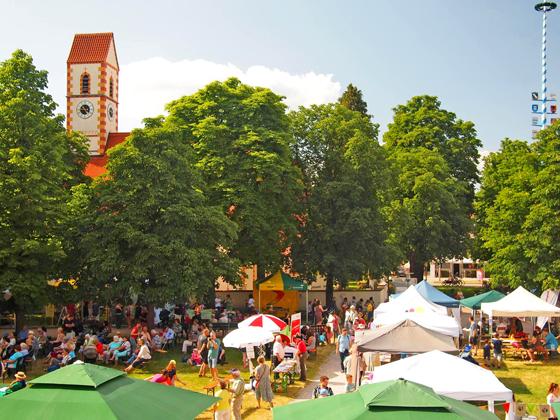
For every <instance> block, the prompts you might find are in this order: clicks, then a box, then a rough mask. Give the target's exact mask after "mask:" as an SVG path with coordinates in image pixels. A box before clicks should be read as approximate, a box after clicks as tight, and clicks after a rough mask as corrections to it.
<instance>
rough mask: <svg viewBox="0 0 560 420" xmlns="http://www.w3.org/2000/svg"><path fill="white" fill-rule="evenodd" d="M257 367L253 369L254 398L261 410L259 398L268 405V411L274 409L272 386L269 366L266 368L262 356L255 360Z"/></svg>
mask: <svg viewBox="0 0 560 420" xmlns="http://www.w3.org/2000/svg"><path fill="white" fill-rule="evenodd" d="M257 362H258V363H259V365H258V366H257V368H256V369H255V377H256V383H255V396H256V397H257V405H258V406H259V408H261V398H262V400H263V401H266V402H268V403H270V409H271V410H272V408H273V407H274V404H273V403H272V398H273V394H272V385H271V384H270V366H268V365H267V364H266V363H265V361H264V357H263V356H259V358H258V359H257Z"/></svg>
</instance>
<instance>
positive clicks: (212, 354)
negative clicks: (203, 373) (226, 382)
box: [207, 331, 221, 381]
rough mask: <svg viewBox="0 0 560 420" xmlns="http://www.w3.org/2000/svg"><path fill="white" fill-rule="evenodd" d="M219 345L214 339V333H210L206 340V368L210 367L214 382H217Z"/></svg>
mask: <svg viewBox="0 0 560 420" xmlns="http://www.w3.org/2000/svg"><path fill="white" fill-rule="evenodd" d="M220 344H221V341H220V339H219V338H216V332H215V331H212V332H211V333H210V338H209V339H208V344H207V346H208V366H209V367H210V374H211V375H212V378H214V380H216V381H217V380H218V356H219V355H220Z"/></svg>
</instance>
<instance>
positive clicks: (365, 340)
mask: <svg viewBox="0 0 560 420" xmlns="http://www.w3.org/2000/svg"><path fill="white" fill-rule="evenodd" d="M356 344H357V346H358V350H359V351H361V352H375V351H377V352H384V353H424V352H427V351H431V350H436V349H437V350H440V351H444V352H454V353H457V352H458V350H457V346H456V345H455V343H454V341H453V337H452V336H449V335H445V334H442V333H439V332H436V331H433V330H431V329H429V328H426V327H424V326H422V325H420V324H419V323H417V322H415V321H413V320H411V319H402V320H401V321H400V322H397V323H395V324H392V325H387V326H384V327H381V328H377V329H375V330H367V331H364V332H363V333H360V334H358V333H356Z"/></svg>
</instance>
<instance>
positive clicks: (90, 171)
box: [84, 133, 130, 178]
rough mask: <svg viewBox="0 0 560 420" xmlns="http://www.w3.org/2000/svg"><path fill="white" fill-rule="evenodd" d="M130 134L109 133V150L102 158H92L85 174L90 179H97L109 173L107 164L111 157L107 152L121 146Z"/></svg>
mask: <svg viewBox="0 0 560 420" xmlns="http://www.w3.org/2000/svg"><path fill="white" fill-rule="evenodd" d="M129 135H130V133H109V137H108V138H107V148H106V149H105V151H104V152H103V154H102V155H101V156H92V157H91V159H90V160H89V162H88V164H87V165H86V168H85V169H84V174H85V175H86V176H89V177H90V178H96V177H98V176H100V175H103V174H105V173H106V172H107V162H108V161H109V156H107V150H109V149H110V148H112V147H115V146H116V145H117V144H121V143H122V142H123V141H125V140H126V138H127V137H128V136H129Z"/></svg>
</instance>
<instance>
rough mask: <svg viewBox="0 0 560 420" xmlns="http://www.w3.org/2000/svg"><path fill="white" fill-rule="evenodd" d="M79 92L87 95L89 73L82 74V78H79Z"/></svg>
mask: <svg viewBox="0 0 560 420" xmlns="http://www.w3.org/2000/svg"><path fill="white" fill-rule="evenodd" d="M80 93H81V94H82V95H89V74H87V73H84V74H82V78H81V80H80Z"/></svg>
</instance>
